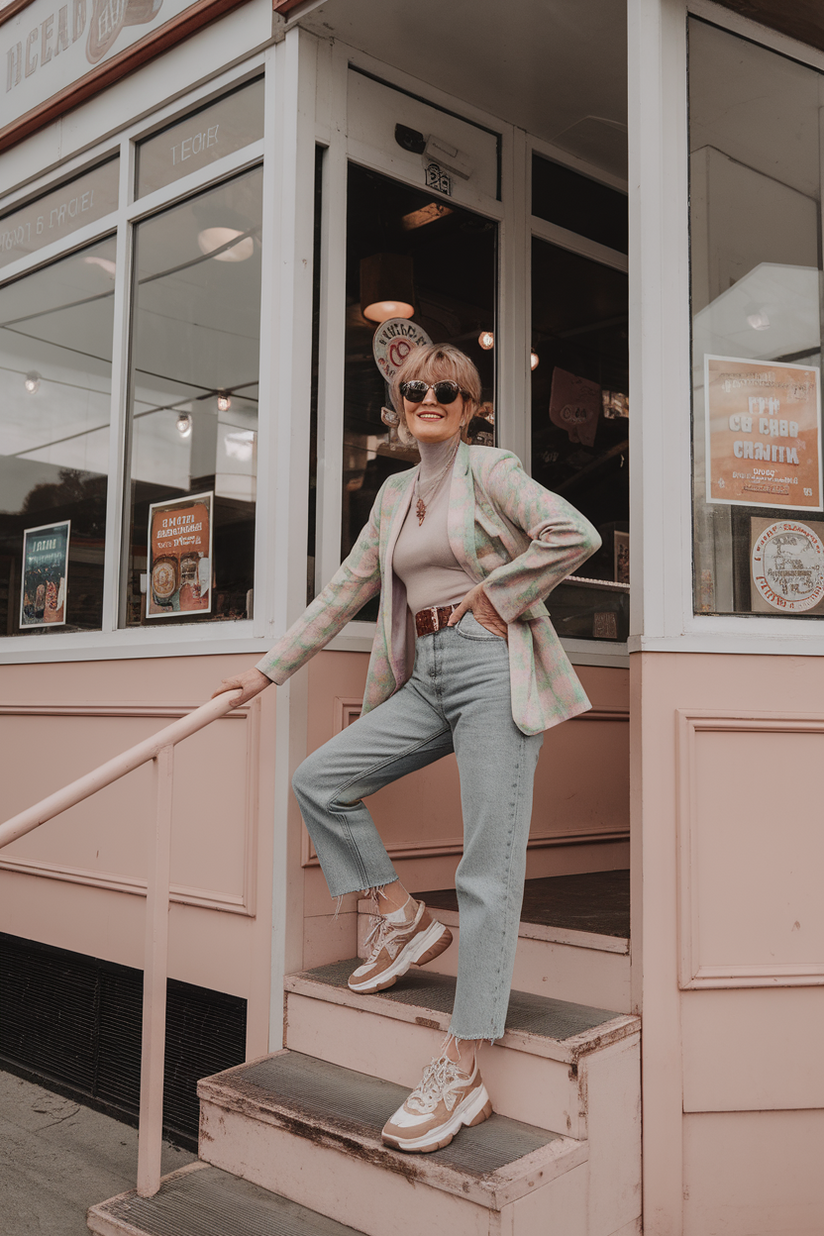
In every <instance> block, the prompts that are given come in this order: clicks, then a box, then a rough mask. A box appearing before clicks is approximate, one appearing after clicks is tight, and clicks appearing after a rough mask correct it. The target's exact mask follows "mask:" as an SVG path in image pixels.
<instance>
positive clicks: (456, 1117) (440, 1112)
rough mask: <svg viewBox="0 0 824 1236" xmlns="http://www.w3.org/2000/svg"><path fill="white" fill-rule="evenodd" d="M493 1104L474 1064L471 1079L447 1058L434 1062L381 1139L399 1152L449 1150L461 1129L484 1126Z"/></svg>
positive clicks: (393, 1117)
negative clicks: (446, 1147) (483, 1123)
mask: <svg viewBox="0 0 824 1236" xmlns="http://www.w3.org/2000/svg"><path fill="white" fill-rule="evenodd" d="M491 1115H492V1104H491V1102H490V1101H489V1095H488V1094H487V1092H486V1086H485V1085H484V1083H483V1080H482V1079H481V1075H480V1073H479V1072H478V1064H477V1061H476V1062H475V1065H474V1068H473V1070H472V1074H471V1076H469V1077H467V1075H466V1073H462V1072H461V1069H460V1066H459V1065H457V1064H456V1063H455V1061H454V1060H450V1059H449V1058H448V1057H447V1056H441V1058H440V1060H433V1061H432V1063H431V1064H430V1065H429V1066H428V1067H427V1068H426V1069H424V1074H423V1077H422V1078H421V1080H420V1082H419V1084H418V1085H417V1086H416V1088H415V1089H414V1090H413V1091H412V1093H411V1094H410V1096H409V1098H408V1099H407V1100H406V1102H405V1103H404V1105H403V1107H399V1108H398V1110H397V1111H396V1112H395V1114H394V1116H392V1118H391V1119H390V1120H388V1121H387V1122H386V1124H385V1125H384V1126H383V1132H382V1134H381V1137H382V1138H383V1140H384V1141H385V1142H386V1144H387V1146H394V1147H395V1149H396V1150H413V1151H414V1150H417V1151H419V1152H423V1153H425V1152H427V1151H429V1150H440V1148H441V1146H448V1145H449V1143H450V1142H451V1141H452V1138H453V1137H454V1136H455V1134H456V1133H457V1132H458V1130H459V1129H460V1127H461V1125H464V1124H466V1125H474V1124H481V1123H482V1122H483V1121H484V1120H487V1119H488V1118H489V1116H491Z"/></svg>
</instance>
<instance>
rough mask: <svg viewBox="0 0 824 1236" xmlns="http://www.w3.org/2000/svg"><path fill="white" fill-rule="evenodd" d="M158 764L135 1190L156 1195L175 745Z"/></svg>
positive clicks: (160, 1139)
mask: <svg viewBox="0 0 824 1236" xmlns="http://www.w3.org/2000/svg"><path fill="white" fill-rule="evenodd" d="M152 762H153V764H154V767H155V791H156V794H155V827H154V831H153V833H152V836H151V844H150V847H149V871H148V880H147V890H146V894H147V895H146V943H145V951H144V961H143V1039H142V1044H141V1058H140V1125H139V1134H138V1149H137V1191H138V1193H139V1194H140V1196H141V1197H154V1195H155V1193H157V1191H158V1189H159V1188H160V1155H161V1150H162V1147H163V1068H164V1063H165V1057H166V977H167V969H168V948H169V883H170V878H171V841H172V786H173V781H174V746H172V745H169V746H167V747H162V748H161V750H160V751H158V753H157V755H156V756H155V757H154V760H153V761H152Z"/></svg>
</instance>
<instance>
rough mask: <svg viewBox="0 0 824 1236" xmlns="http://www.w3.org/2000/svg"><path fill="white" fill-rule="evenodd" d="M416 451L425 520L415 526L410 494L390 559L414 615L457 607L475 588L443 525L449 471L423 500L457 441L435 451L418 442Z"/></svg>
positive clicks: (440, 444)
mask: <svg viewBox="0 0 824 1236" xmlns="http://www.w3.org/2000/svg"><path fill="white" fill-rule="evenodd" d="M419 449H420V455H421V462H420V491H421V493H422V495H423V496H424V500H425V502H426V517H425V519H424V521H423V523H422V524H419V523H418V516H417V513H416V509H415V508H416V504H417V495H416V494H415V493H413V495H412V501H411V503H410V506H409V511H408V513H407V516H406V519H405V520H404V524H403V527H402V528H401V531H400V535H399V536H398V539H397V541H396V543H395V551H394V554H393V557H392V568H393V570H394V572H395V574H396V575H397V576H398V577H399V579H401V580H402V582H403V583H404V585H405V587H406V597H407V601H408V603H409V609H410V612H411V613H412V614H416V613H417V612H418V610H421V609H427V608H428V607H429V606H430V605H456V604H457V603H458V602H459V601H462V600H463V598H464V597H465V596H466V594H467V592H468V591H469V589H470V588H472V587H473V586H474V584H475V580H474V579H472V577H471V576H470V575H468V574H467V573H466V571H465V570H464V569H463V567H462V566H461V565H460V563H459V562H458V560H457V558H456V557H455V555H454V554H453V552H452V547H451V546H450V544H449V535H448V531H447V519H448V514H449V489H450V485H451V482H452V468H449V469H447V471H446V473H445V475H444V477H443V479H442V480H441V482H440V483H439V485H438V487H437V489H436V491H435V492H434V493H433V494H431V495H430V496H429V497H427V496H426V495H427V487H428V485H429V484H431V482H432V481H433V480H434V478H435V477H436V476H437V475H438V473H439V472H440V470H441V469H442V468H443V466H444V464H445V463H446V461H447V459H448V458H449V456H450V454H451V453H452V452H453V451H454V450H455V439H454V438H450V439H449V440H448V441H446V442H437V443H435V444H433V445H429V444H428V443H425V442H421V443H419ZM453 466H454V461H453Z"/></svg>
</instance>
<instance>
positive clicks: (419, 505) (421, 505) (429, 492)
mask: <svg viewBox="0 0 824 1236" xmlns="http://www.w3.org/2000/svg"><path fill="white" fill-rule="evenodd" d="M460 440H461V439H460V435H458V441H457V442H456V443H455V447H454V449H453V450H452V452H451V453H450V456H449V458H448V459H447V461H446V463H445V464H444V466H443V467H442V468H441V470H440V472H439V473H438V475H437V476H436V477H435V479H434V481H431V482H430V483H429V485H427V487H426V490H425V491H424V493H422V492H421V472H420V468H418V475H417V477H416V478H415V496H416V497H417V499H418V501H417V502H416V503H415V514H416V515H417V517H418V527H419V528H420V526H421V524H422V523H423V521H424V520H425V519H426V503H427V501H429V502H431V501H432V499H433V498H434V497H435V494H436V493H437V492H438V490H439V489H440V487H441V485H442V483H443V479H444V477H445V476H446V474H447V472H448V471H449V470H450V468H451V467H452V465H453V463H454V462H455V456H456V455H457V453H458V446H459V444H460ZM424 495H425V496H424Z"/></svg>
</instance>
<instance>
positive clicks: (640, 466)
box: [628, 0, 824, 656]
mask: <svg viewBox="0 0 824 1236" xmlns="http://www.w3.org/2000/svg"><path fill="white" fill-rule="evenodd" d="M628 12H629V21H630V39H629V45H630V49H631V50H630V64H629V121H630V123H629V130H630V182H631V183H632V184H633V185H636V186H643V191H642V192H641V193H639V194H637V195H635V197H634V198H632V199H631V201H630V272H631V274H630V277H631V286H630V298H631V310H630V340H631V370H630V386H631V389H632V390H633V391H634V392H635V396H634V399H633V413H634V415H633V416H632V417H631V418H630V455H631V458H632V472H631V508H632V511H633V521H632V523H631V525H630V527H631V531H630V560H631V562H632V564H633V568H632V569H633V587H632V593H631V620H630V632H631V633H630V639H629V649H630V652H635V651H646V652H701V653H738V654H753V655H769V656H775V655H785V656H798V655H820V653H821V647H822V636H824V631H823V630H822V628H821V626H820V625H819V624H818V623H817V622H814V621H812V620H807V621H805V622H801V623H799V622H798V621H797V620H794V619H792V618H773V617H761V616H758V615H744V614H742V615H723V616H716V615H702V614H696V613H694V610H693V579H692V562H693V558H692V553H693V549H692V545H693V540H692V538H693V531H692V404H691V395H692V378H691V373H692V361H691V352H690V349H691V322H690V280H689V219H688V204H689V194H688V189H689V182H688V166H689V162H688V160H689V131H688V123H687V119H688V118H687V97H688V96H687V90H688V81H687V21H688V18H689V17H690V16H693V17H698V18H703V19H705V20H707V21H710V22H712V24H714V25H716V26H719V27H720V28H721V29H723V30H726V31H729V32H730V33H731V34H737V35H742V36H743V37H745V38H747V39H750V40H751V41H753V42H755V43H758V44H759V45H760V46H762V47H765V48H767V49H768V50H771V51H775V52H778V53H780V54H783V55H786V56H789V57H791V58H792V59H794V60H797V61H799V62H801V63H802V64H806V65H809V66H810V67H811V68H814V69H816V70H818V71H820V72H824V54H823V53H821V52H819V51H817V50H816V49H814V48H811V47H808V46H806V45H804V44H803V43H799V42H798V41H796V40H795V39H791V38H789V37H788V36H786V35H782V34H778V33H777V32H775V31H772V30H769V29H767V27H765V26H762V25H759V24H758V23H756V22H754V21H752V20H750V19H749V18H745V17H741V16H739V15H738V14H736V13H733V12H731V11H730V10H728V9H725V8H723V7H721V6H720V5H718V4H716V3H714V2H713V0H629V8H628ZM663 408H666V409H667V415H666V416H663V415H662V414H661V410H662V409H663ZM636 410H637V411H636ZM642 426H643V434H642Z"/></svg>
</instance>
